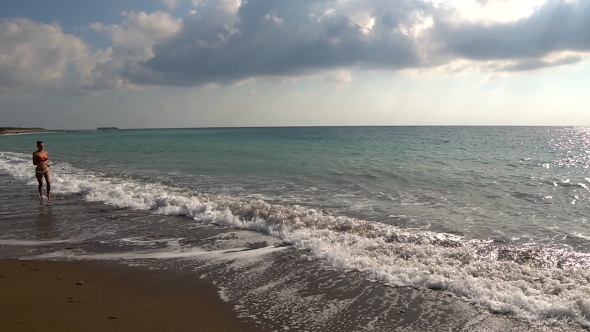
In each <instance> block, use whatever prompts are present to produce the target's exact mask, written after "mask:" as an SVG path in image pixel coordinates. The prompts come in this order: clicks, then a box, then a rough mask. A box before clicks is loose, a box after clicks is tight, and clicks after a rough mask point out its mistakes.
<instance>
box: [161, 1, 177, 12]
mask: <svg viewBox="0 0 590 332" xmlns="http://www.w3.org/2000/svg"><path fill="white" fill-rule="evenodd" d="M160 1H161V2H162V4H164V5H166V6H168V8H169V9H170V10H175V9H176V8H178V7H179V6H180V3H181V2H182V0H160Z"/></svg>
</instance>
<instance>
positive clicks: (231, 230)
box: [0, 128, 590, 332]
mask: <svg viewBox="0 0 590 332" xmlns="http://www.w3.org/2000/svg"><path fill="white" fill-rule="evenodd" d="M575 134H577V135H579V136H580V137H581V139H580V141H579V144H578V145H577V146H573V147H572V146H571V144H570V143H569V142H570V140H571V137H572V135H575ZM453 135H454V136H453ZM584 135H585V132H583V131H580V130H579V129H576V128H573V129H572V128H565V129H564V128H550V129H547V128H483V129H482V128H478V129H473V128H321V129H318V128H291V129H284V128H281V129H273V128H267V129H264V128H262V129H206V130H205V129H204V130H189V129H178V130H120V131H87V132H74V133H66V132H62V133H55V134H51V135H46V137H43V134H39V136H40V138H41V139H43V140H44V141H45V142H46V147H47V149H48V152H49V153H50V155H51V157H52V159H51V160H52V167H51V172H52V173H51V179H52V194H53V195H52V196H54V199H53V200H51V201H49V200H40V199H39V198H38V194H37V192H36V190H37V187H36V186H37V183H36V180H35V175H34V166H33V165H32V163H31V161H30V152H31V151H30V149H31V141H30V140H29V138H30V137H27V136H22V135H12V136H11V135H6V136H4V137H2V139H0V187H1V188H2V191H0V259H15V258H16V259H19V260H20V261H16V262H19V263H18V264H21V265H18V264H16V265H10V266H7V267H6V269H3V272H2V273H1V274H2V275H6V276H9V275H11V274H13V273H16V272H15V271H22V272H24V273H25V274H22V275H21V277H16V279H11V280H12V282H13V284H14V292H13V293H10V296H8V297H7V299H5V301H8V303H12V302H14V299H23V301H25V302H24V303H27V305H30V303H35V301H34V300H35V299H36V298H40V297H43V296H48V298H50V299H53V300H55V299H62V300H63V301H64V303H62V305H72V304H73V303H72V302H71V301H73V302H74V303H78V302H76V301H81V302H80V303H79V304H80V305H89V306H90V307H88V310H86V311H82V312H80V313H79V315H80V317H84V320H87V319H103V321H102V323H101V324H105V323H109V322H111V323H112V322H115V321H119V320H121V317H127V316H128V317H131V318H132V319H130V320H131V321H138V322H142V321H143V320H141V319H136V318H133V317H138V316H137V315H139V314H138V310H139V309H135V306H134V305H125V306H120V307H117V308H119V309H117V310H118V311H117V312H110V311H109V310H103V311H100V312H98V311H97V316H92V317H89V316H88V317H87V316H84V315H86V314H90V313H92V312H93V311H92V310H94V309H92V307H91V305H92V304H93V303H97V307H99V308H107V307H108V306H107V305H106V304H100V303H109V301H110V300H108V299H107V301H106V302H100V301H102V300H100V299H101V296H102V294H107V293H108V292H109V291H108V289H113V290H115V292H116V293H121V294H127V293H128V292H130V293H129V294H128V295H125V296H126V297H128V298H132V299H135V300H134V301H135V302H141V303H162V306H163V307H162V308H159V307H158V306H160V304H158V305H156V307H154V308H152V309H150V308H147V307H146V308H144V307H142V309H141V310H140V311H141V312H147V313H148V315H149V316H154V315H151V314H150V313H151V311H150V310H154V311H158V312H160V311H161V312H164V313H168V312H170V310H171V309H169V308H170V307H174V304H173V303H172V304H170V302H178V303H189V304H186V306H187V307H190V308H197V309H195V310H194V311H199V312H200V311H202V310H201V309H198V308H200V304H199V303H200V302H202V301H203V300H202V299H203V297H202V296H204V295H202V293H203V294H205V293H207V294H210V295H211V297H206V299H205V300H204V301H205V302H206V303H217V304H219V306H218V307H215V311H216V312H217V311H218V312H219V313H220V314H223V315H225V314H227V315H229V316H231V317H233V319H234V320H235V321H236V324H245V325H244V326H251V327H253V328H255V329H259V328H260V327H263V328H265V329H268V330H270V331H286V330H290V331H318V332H320V331H321V332H323V331H371V332H373V331H383V332H389V331H413V332H414V331H580V330H584V329H585V328H587V326H589V323H588V319H590V309H588V308H590V300H589V299H588V295H587V294H589V292H590V284H589V282H588V280H590V278H589V277H588V275H589V273H590V272H589V266H590V254H589V253H588V251H589V249H590V240H589V239H590V237H589V236H588V232H587V226H586V225H587V224H586V223H585V219H584V218H585V216H587V215H588V207H587V204H581V203H585V202H588V201H589V200H590V192H589V191H588V188H587V185H586V184H585V182H588V181H590V180H589V179H586V175H585V171H584V168H583V167H581V166H580V167H576V165H577V164H572V163H571V161H572V157H571V154H574V155H576V156H580V157H579V158H578V157H576V158H577V159H575V160H578V159H579V160H586V159H584V158H586V151H590V148H589V147H587V146H586V145H585V143H584V142H586V141H585V140H584V139H583V138H584V137H585V136H584ZM447 137H462V139H461V140H452V141H448V140H447V139H446V138H447ZM490 137H492V138H490ZM548 138H550V140H548ZM545 140H547V143H543V144H541V143H539V142H545ZM388 142H396V143H395V144H391V143H388ZM523 142H525V143H523ZM521 143H523V144H521ZM482 146H485V150H482V149H481V147H482ZM146 151H149V155H148V154H147V153H148V152H146ZM146 156H149V158H147V159H149V162H148V160H147V159H146ZM294 156H296V157H297V158H295V157H294ZM572 165H574V166H572ZM2 262H3V264H4V262H5V261H2ZM23 263H24V264H26V265H22V264H23ZM29 264H39V265H34V266H31V265H29ZM44 264H49V265H47V266H54V265H53V264H63V265H55V266H60V267H62V266H63V267H64V268H65V269H67V270H68V271H73V272H75V273H73V274H70V277H68V281H67V282H66V281H65V279H64V283H63V285H67V287H70V288H69V289H71V290H74V291H80V292H81V291H84V290H85V289H89V290H90V289H93V288H91V287H87V286H92V285H96V280H100V281H101V282H102V284H101V285H102V287H104V290H99V291H97V292H96V293H92V294H87V296H88V297H86V298H83V299H81V298H78V297H77V296H78V295H77V294H75V293H71V294H67V293H68V292H62V293H60V292H61V291H60V288H59V287H61V286H60V285H62V284H61V283H56V282H55V280H54V279H55V276H56V275H58V274H59V273H56V272H55V270H51V271H49V272H48V273H47V274H45V276H46V277H47V278H46V279H44V280H45V281H43V280H42V279H38V280H39V281H38V282H37V281H33V282H30V281H27V280H30V279H27V278H30V277H32V276H38V275H40V276H43V275H44V274H43V273H45V272H43V271H44V269H45V268H46V266H45V265H44ZM41 265H43V266H44V267H43V268H40V266H41ZM29 268H31V269H30V270H29ZM19 269H21V270H19ZM22 269H24V270H22ZM35 269H37V270H35ZM77 271H80V273H82V272H83V273H86V274H80V273H78V272H77ZM27 273H28V275H27ZM68 273H69V272H68ZM97 278H98V279H97ZM2 279H4V278H2ZM144 279H146V280H157V281H158V283H152V284H150V283H147V284H139V285H135V284H134V283H137V282H138V281H141V280H144ZM31 280H32V279H31ZM35 280H37V279H35ZM77 280H84V281H85V284H84V285H82V286H78V285H75V282H76V281H77ZM178 280H182V282H178ZM1 282H3V283H5V281H3V280H2V281H1ZM31 283H33V284H38V285H46V286H47V287H40V288H37V289H36V290H35V291H34V292H33V291H31V289H32V288H31V287H30V286H31ZM154 285H156V286H155V287H154ZM187 285H188V286H190V287H187ZM5 286H6V285H5ZM58 286H59V287H58ZM7 287H12V285H9V286H7ZM49 290H51V291H50V292H49V293H48V291H49ZM65 290H68V288H66V289H65ZM2 292H3V293H4V290H2ZM11 292H12V290H11ZM53 292H57V293H53ZM56 294H57V295H56ZM183 294H188V295H187V297H182V296H184V295H183ZM207 296H209V295H207ZM95 297H96V298H97V299H98V300H96V301H98V302H95V300H94V298H95ZM113 298H116V299H117V300H116V301H114V302H117V303H119V302H120V303H124V301H123V300H121V301H119V300H118V298H117V297H116V296H115V295H113ZM144 299H145V300H144ZM153 299H156V300H153ZM68 301H70V302H68ZM166 301H170V302H166ZM183 301H188V302H183ZM191 301H194V303H193V302H191ZM47 303H48V302H43V304H42V305H41V307H26V308H25V309H22V308H23V307H22V306H21V307H20V308H21V309H19V311H20V312H23V313H25V314H26V315H30V316H31V317H35V319H41V320H44V319H49V318H48V316H47V315H46V313H45V311H47V310H46V309H45V308H47V307H49V308H52V307H53V306H52V305H49V304H47ZM79 307H80V306H78V307H76V308H79ZM113 308H115V307H113ZM101 310H102V309H101ZM183 310H184V309H181V308H179V309H178V310H173V311H174V312H170V314H169V317H178V319H175V320H176V321H177V323H176V324H184V323H183V322H185V321H189V322H192V321H191V320H192V319H198V318H195V317H193V316H192V314H193V312H192V311H190V310H189V311H188V312H186V311H183ZM176 312H185V314H182V315H179V316H175V315H176ZM134 315H135V316H134ZM10 316H11V317H12V316H14V315H12V314H11V315H10ZM209 316H211V317H214V316H212V315H207V317H209ZM15 317H16V316H15ZM39 317H41V318H39ZM105 317H106V318H105ZM108 317H117V319H114V318H110V319H108ZM187 317H188V318H187ZM10 319H12V318H10ZM19 319H21V318H19ZM60 319H62V318H60ZM105 319H106V322H105V321H104V320H105ZM228 319H229V318H228ZM21 321H23V322H24V320H22V319H21V320H19V321H17V322H16V324H18V323H19V322H21ZM158 321H164V320H163V319H159V320H158ZM223 321H226V319H225V318H223ZM154 324H156V323H154ZM191 324H192V323H191ZM154 326H156V325H154ZM158 326H159V325H158ZM179 326H180V325H179ZM131 328H132V327H129V329H131ZM138 328H142V327H138ZM212 328H213V329H216V328H215V327H212ZM179 329H182V327H179ZM237 330H238V331H240V330H245V328H242V327H241V325H240V327H239V328H238V329H237Z"/></svg>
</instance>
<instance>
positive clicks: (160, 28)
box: [78, 12, 182, 91]
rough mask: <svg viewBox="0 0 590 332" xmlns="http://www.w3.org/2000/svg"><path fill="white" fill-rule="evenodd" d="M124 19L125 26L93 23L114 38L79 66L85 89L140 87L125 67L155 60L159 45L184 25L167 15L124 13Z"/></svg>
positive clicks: (94, 27)
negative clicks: (156, 44) (156, 47)
mask: <svg viewBox="0 0 590 332" xmlns="http://www.w3.org/2000/svg"><path fill="white" fill-rule="evenodd" d="M124 17H125V20H124V21H123V22H122V23H121V24H111V25H106V26H105V25H103V24H101V23H93V24H90V28H92V29H94V30H96V31H99V32H103V33H106V34H107V35H108V36H109V37H110V39H111V46H110V47H109V48H107V49H104V50H100V51H98V52H96V53H95V54H94V55H93V56H92V57H90V58H88V59H85V60H84V61H81V62H80V63H79V65H78V71H79V73H80V76H81V77H82V86H83V88H84V89H86V90H91V91H92V90H107V89H112V88H120V87H127V88H136V87H137V85H135V84H133V82H130V81H129V80H128V79H126V78H125V77H124V75H122V72H124V70H125V68H127V67H133V66H135V65H136V63H138V62H141V61H147V60H149V59H151V58H152V57H153V56H154V54H153V51H152V48H153V45H154V44H155V43H158V42H162V41H165V40H167V39H169V38H171V37H173V36H174V35H175V34H177V33H179V32H180V31H181V30H182V22H179V21H178V20H177V19H175V18H174V17H173V16H172V15H170V14H169V13H165V12H154V13H151V14H148V13H145V12H131V13H124Z"/></svg>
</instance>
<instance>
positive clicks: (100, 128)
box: [96, 127, 119, 130]
mask: <svg viewBox="0 0 590 332" xmlns="http://www.w3.org/2000/svg"><path fill="white" fill-rule="evenodd" d="M96 130H119V128H117V127H98V128H96Z"/></svg>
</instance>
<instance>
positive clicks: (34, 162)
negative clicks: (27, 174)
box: [33, 153, 37, 166]
mask: <svg viewBox="0 0 590 332" xmlns="http://www.w3.org/2000/svg"><path fill="white" fill-rule="evenodd" d="M33 165H35V166H37V158H35V154H34V153H33Z"/></svg>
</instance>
